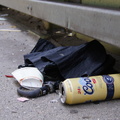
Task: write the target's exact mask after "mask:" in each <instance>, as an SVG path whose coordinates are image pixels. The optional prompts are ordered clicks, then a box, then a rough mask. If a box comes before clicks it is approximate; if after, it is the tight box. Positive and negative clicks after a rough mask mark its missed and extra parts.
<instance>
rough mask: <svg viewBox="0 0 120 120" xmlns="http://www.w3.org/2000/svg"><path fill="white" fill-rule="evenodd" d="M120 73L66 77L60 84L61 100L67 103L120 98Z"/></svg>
mask: <svg viewBox="0 0 120 120" xmlns="http://www.w3.org/2000/svg"><path fill="white" fill-rule="evenodd" d="M119 83H120V73H119V74H110V75H102V76H100V75H99V76H90V77H78V78H70V79H66V80H65V81H63V82H62V83H61V84H60V93H61V98H60V100H61V102H62V103H66V104H78V103H87V102H93V101H102V100H111V99H116V98H120V93H119V90H120V84H119Z"/></svg>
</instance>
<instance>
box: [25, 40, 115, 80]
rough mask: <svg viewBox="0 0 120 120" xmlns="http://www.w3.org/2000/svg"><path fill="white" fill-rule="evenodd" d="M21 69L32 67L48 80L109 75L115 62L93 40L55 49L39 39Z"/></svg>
mask: <svg viewBox="0 0 120 120" xmlns="http://www.w3.org/2000/svg"><path fill="white" fill-rule="evenodd" d="M24 60H25V65H26V66H27V65H29V64H33V65H34V66H35V67H37V68H38V69H39V70H40V71H41V72H42V73H43V74H44V75H45V76H47V77H48V78H50V79H52V80H55V81H57V80H60V81H62V80H64V79H67V78H74V77H81V76H84V75H88V76H91V75H99V74H109V73H111V71H112V70H113V65H114V63H115V60H114V58H113V57H112V56H110V55H108V54H106V50H105V48H104V47H103V45H102V44H101V43H100V42H98V41H97V40H93V41H91V42H87V43H84V44H81V45H79V46H62V47H55V46H54V45H53V44H52V43H50V42H49V41H47V40H44V39H39V41H38V42H37V44H36V45H35V47H34V48H33V50H32V51H31V52H30V53H29V54H27V55H24Z"/></svg>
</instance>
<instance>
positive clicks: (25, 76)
mask: <svg viewBox="0 0 120 120" xmlns="http://www.w3.org/2000/svg"><path fill="white" fill-rule="evenodd" d="M12 75H13V76H14V78H15V79H16V80H17V81H18V82H19V84H20V85H21V86H23V87H25V88H40V87H42V85H43V82H44V80H43V75H42V74H41V72H40V71H39V70H38V69H37V68H35V67H24V68H21V69H17V70H15V71H14V72H12Z"/></svg>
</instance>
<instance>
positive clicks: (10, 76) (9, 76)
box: [5, 75, 14, 78]
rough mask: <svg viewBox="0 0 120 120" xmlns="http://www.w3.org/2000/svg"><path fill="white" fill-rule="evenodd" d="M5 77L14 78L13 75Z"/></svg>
mask: <svg viewBox="0 0 120 120" xmlns="http://www.w3.org/2000/svg"><path fill="white" fill-rule="evenodd" d="M5 77H8V78H14V77H13V76H12V75H5Z"/></svg>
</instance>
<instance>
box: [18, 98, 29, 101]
mask: <svg viewBox="0 0 120 120" xmlns="http://www.w3.org/2000/svg"><path fill="white" fill-rule="evenodd" d="M17 100H18V101H20V102H26V101H28V100H30V99H28V98H26V97H19V98H17Z"/></svg>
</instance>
